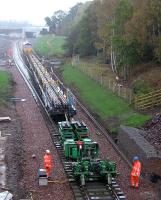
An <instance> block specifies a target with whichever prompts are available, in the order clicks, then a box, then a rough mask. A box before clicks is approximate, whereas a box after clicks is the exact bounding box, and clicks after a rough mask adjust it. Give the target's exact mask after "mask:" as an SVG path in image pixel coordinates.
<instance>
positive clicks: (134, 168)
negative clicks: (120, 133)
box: [131, 156, 141, 188]
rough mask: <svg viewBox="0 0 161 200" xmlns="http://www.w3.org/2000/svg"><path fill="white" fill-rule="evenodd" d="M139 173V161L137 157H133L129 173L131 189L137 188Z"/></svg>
mask: <svg viewBox="0 0 161 200" xmlns="http://www.w3.org/2000/svg"><path fill="white" fill-rule="evenodd" d="M140 172H141V163H140V161H139V157H138V156H135V157H134V158H133V166H132V171H131V186H132V187H136V188H138V187H139V177H140Z"/></svg>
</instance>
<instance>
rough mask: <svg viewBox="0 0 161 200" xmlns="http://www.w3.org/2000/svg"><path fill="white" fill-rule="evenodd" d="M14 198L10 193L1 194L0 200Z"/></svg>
mask: <svg viewBox="0 0 161 200" xmlns="http://www.w3.org/2000/svg"><path fill="white" fill-rule="evenodd" d="M12 197H13V195H12V194H11V193H10V192H8V191H5V192H1V193H0V200H12Z"/></svg>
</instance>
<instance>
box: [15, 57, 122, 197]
mask: <svg viewBox="0 0 161 200" xmlns="http://www.w3.org/2000/svg"><path fill="white" fill-rule="evenodd" d="M14 61H15V63H16V66H17V68H18V70H19V72H20V73H21V75H22V77H23V79H24V80H25V82H26V83H27V86H28V87H29V89H30V90H31V92H32V95H33V97H34V99H35V100H36V103H37V105H38V107H39V109H40V111H41V113H42V116H43V117H44V119H45V122H46V125H47V127H48V129H49V132H50V134H51V138H52V142H53V143H54V145H55V147H56V149H57V151H58V153H59V156H60V157H61V161H62V164H63V167H64V170H65V172H66V174H67V177H68V180H69V182H70V186H71V188H72V190H73V193H74V196H75V199H76V200H77V199H79V200H80V199H82V200H84V199H85V200H90V199H101V198H99V195H98V193H99V192H98V193H94V196H91V192H90V190H89V189H88V188H87V187H80V186H79V185H78V184H77V182H76V181H75V179H74V177H73V174H72V169H71V168H72V163H71V162H68V161H67V160H66V159H65V157H64V154H63V148H62V145H61V143H60V134H59V132H58V129H57V126H56V125H55V123H54V122H53V121H52V119H51V117H50V116H49V114H48V112H47V110H46V108H45V106H44V104H43V102H42V100H41V98H40V96H39V94H38V93H37V91H36V90H35V88H34V86H33V85H32V83H31V81H30V80H29V79H28V78H27V77H26V75H25V73H24V72H23V71H22V69H21V67H20V66H19V64H18V62H17V60H16V58H15V57H14ZM25 67H27V66H25ZM27 68H28V67H27ZM114 184H115V182H114ZM96 189H98V190H99V188H97V185H96V188H95V190H96ZM104 189H106V190H105V195H104V196H103V199H105V198H106V197H107V199H111V200H121V199H125V198H123V195H122V194H123V193H122V192H121V189H120V188H117V189H118V190H119V194H120V195H121V196H120V197H119V195H117V192H116V191H114V189H113V188H111V186H108V185H106V186H105V188H104ZM109 190H110V191H111V194H109V195H108V196H107V191H109ZM110 195H111V196H110Z"/></svg>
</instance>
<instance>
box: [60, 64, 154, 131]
mask: <svg viewBox="0 0 161 200" xmlns="http://www.w3.org/2000/svg"><path fill="white" fill-rule="evenodd" d="M63 77H64V80H65V82H66V83H67V84H69V85H74V86H75V87H76V88H77V89H78V90H79V93H80V97H81V99H82V100H83V101H84V102H85V103H86V104H87V105H88V106H89V107H90V108H91V110H92V111H93V113H98V114H99V115H100V116H101V118H102V119H104V120H107V121H109V120H110V119H113V120H116V121H117V123H118V125H119V124H124V125H128V126H133V127H139V126H141V125H142V124H143V123H144V122H145V121H146V120H148V119H150V117H149V116H147V115H142V114H140V113H137V112H136V111H134V110H133V109H132V108H131V107H130V106H129V105H128V104H127V103H126V102H125V101H124V100H123V99H121V98H119V97H117V96H116V95H114V94H113V93H112V92H111V91H110V90H107V89H104V88H101V87H100V86H99V85H98V84H97V83H96V82H95V81H92V80H91V79H90V78H88V77H87V75H85V74H83V73H82V72H80V71H79V70H77V68H76V67H72V66H71V65H66V66H65V67H64V70H63ZM111 128H112V129H113V128H114V127H111Z"/></svg>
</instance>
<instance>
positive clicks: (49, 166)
mask: <svg viewBox="0 0 161 200" xmlns="http://www.w3.org/2000/svg"><path fill="white" fill-rule="evenodd" d="M52 167H53V166H52V156H51V153H50V150H46V153H45V155H44V168H45V169H46V175H47V178H49V177H50V175H51V171H52Z"/></svg>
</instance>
